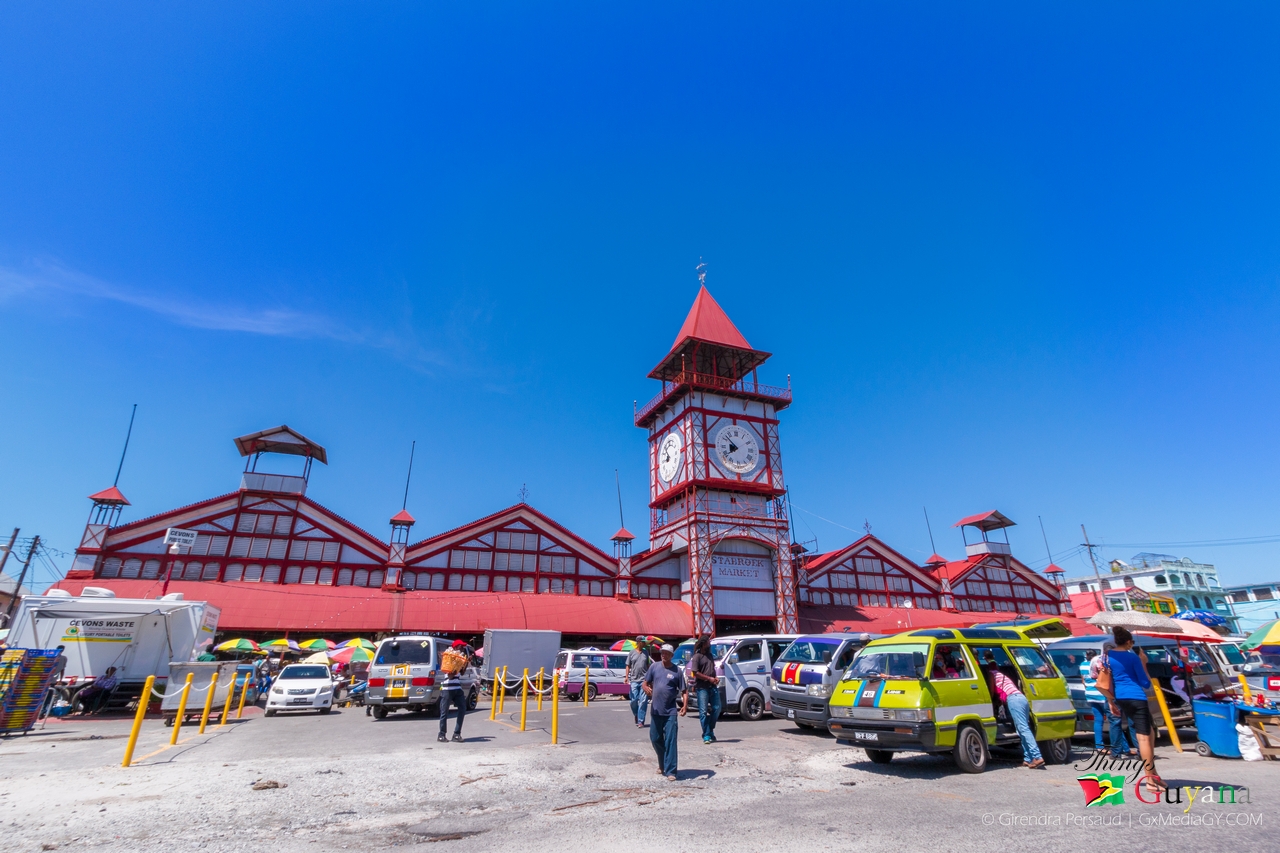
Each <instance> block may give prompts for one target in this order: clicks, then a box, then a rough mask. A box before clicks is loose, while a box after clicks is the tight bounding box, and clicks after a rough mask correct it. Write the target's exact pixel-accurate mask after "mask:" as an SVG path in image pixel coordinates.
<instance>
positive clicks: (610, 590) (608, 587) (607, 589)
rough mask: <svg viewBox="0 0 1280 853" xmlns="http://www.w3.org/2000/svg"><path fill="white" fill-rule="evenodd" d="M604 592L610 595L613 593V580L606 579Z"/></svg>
mask: <svg viewBox="0 0 1280 853" xmlns="http://www.w3.org/2000/svg"><path fill="white" fill-rule="evenodd" d="M603 593H604V594H605V595H608V596H612V595H613V581H605V582H604V589H603Z"/></svg>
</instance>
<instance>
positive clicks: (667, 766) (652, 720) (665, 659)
mask: <svg viewBox="0 0 1280 853" xmlns="http://www.w3.org/2000/svg"><path fill="white" fill-rule="evenodd" d="M673 654H675V649H673V648H672V647H671V645H670V644H666V645H664V646H663V647H662V660H660V661H658V662H657V663H655V664H654V665H653V666H651V667H649V671H648V672H646V673H645V674H644V682H643V685H644V692H645V693H646V694H647V695H648V696H649V698H650V699H651V700H652V701H653V705H652V706H651V707H650V710H649V742H650V743H652V744H653V751H654V752H655V753H657V755H658V774H659V775H660V776H666V777H667V781H668V782H674V781H676V772H677V771H676V763H677V755H676V740H677V738H678V735H679V721H678V720H677V719H676V714H677V713H679V715H680V716H681V717H683V716H684V715H685V712H686V711H688V704H689V702H688V698H689V697H688V695H687V694H686V692H685V683H684V673H683V672H681V671H680V667H678V666H676V665H675V664H674V663H672V662H671V656H672V655H673ZM678 699H679V700H683V701H681V702H680V707H679V710H678V711H677V709H676V701H677V700H678Z"/></svg>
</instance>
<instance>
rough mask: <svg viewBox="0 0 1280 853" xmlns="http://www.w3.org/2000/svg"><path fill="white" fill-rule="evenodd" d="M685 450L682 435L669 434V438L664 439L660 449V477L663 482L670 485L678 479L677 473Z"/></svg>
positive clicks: (676, 433)
mask: <svg viewBox="0 0 1280 853" xmlns="http://www.w3.org/2000/svg"><path fill="white" fill-rule="evenodd" d="M683 449H684V442H682V441H681V440H680V433H678V432H669V433H667V437H666V438H664V439H662V444H661V445H660V446H659V447H658V476H659V477H661V478H662V482H664V483H670V482H671V481H672V480H674V479H675V478H676V472H677V471H679V470H680V453H681V451H682V450H683Z"/></svg>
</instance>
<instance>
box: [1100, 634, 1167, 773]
mask: <svg viewBox="0 0 1280 853" xmlns="http://www.w3.org/2000/svg"><path fill="white" fill-rule="evenodd" d="M1111 636H1112V637H1114V638H1115V641H1116V647H1115V649H1114V650H1113V651H1111V652H1108V653H1107V656H1106V664H1105V666H1106V668H1107V669H1109V670H1110V671H1111V682H1112V683H1111V688H1110V689H1109V690H1103V691H1102V692H1103V693H1104V694H1106V697H1107V702H1108V704H1109V705H1110V706H1111V713H1113V714H1116V715H1122V716H1124V717H1125V718H1126V719H1128V721H1129V729H1130V730H1131V731H1133V732H1134V733H1136V734H1137V735H1138V752H1139V753H1140V754H1141V755H1142V763H1143V765H1144V767H1145V768H1146V771H1147V775H1146V782H1147V789H1148V790H1150V791H1163V790H1166V789H1167V788H1168V787H1169V786H1168V785H1166V784H1165V783H1164V781H1163V780H1162V779H1161V778H1160V777H1159V776H1157V775H1156V764H1155V758H1156V751H1155V744H1154V741H1153V739H1152V737H1151V708H1150V706H1149V705H1148V704H1147V691H1148V690H1150V689H1151V686H1152V685H1151V677H1150V676H1149V675H1147V667H1146V664H1145V663H1143V661H1142V657H1141V656H1140V655H1138V654H1137V653H1135V652H1134V651H1133V634H1130V633H1129V631H1128V630H1127V629H1125V628H1121V627H1119V626H1117V627H1115V628H1112V629H1111Z"/></svg>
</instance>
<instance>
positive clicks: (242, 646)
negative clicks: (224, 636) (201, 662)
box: [215, 637, 261, 652]
mask: <svg viewBox="0 0 1280 853" xmlns="http://www.w3.org/2000/svg"><path fill="white" fill-rule="evenodd" d="M215 649H216V650H217V651H220V652H257V651H261V649H260V648H259V647H258V644H257V643H255V642H254V641H253V640H246V639H244V638H243V637H241V638H240V639H238V640H227V641H226V642H225V643H219V644H218V645H217V646H215Z"/></svg>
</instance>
